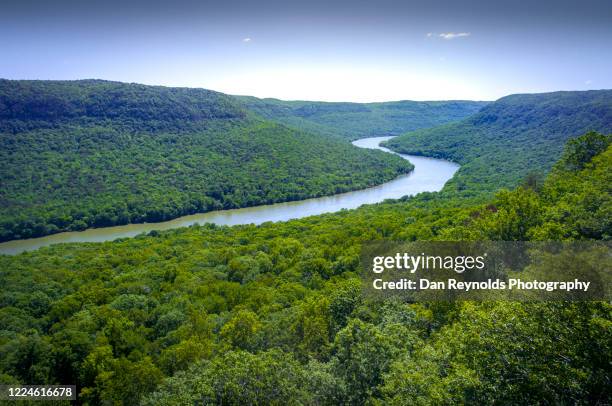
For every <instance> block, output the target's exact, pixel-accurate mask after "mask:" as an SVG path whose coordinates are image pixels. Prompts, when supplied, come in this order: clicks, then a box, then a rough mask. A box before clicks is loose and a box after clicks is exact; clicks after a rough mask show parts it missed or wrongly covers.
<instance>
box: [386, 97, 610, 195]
mask: <svg viewBox="0 0 612 406" xmlns="http://www.w3.org/2000/svg"><path fill="white" fill-rule="evenodd" d="M586 131H600V132H603V133H610V132H612V90H592V91H586V92H554V93H540V94H517V95H511V96H507V97H504V98H501V99H499V100H498V101H496V102H494V103H491V104H489V105H487V106H486V107H484V108H483V109H482V110H481V111H479V112H478V113H476V114H474V115H472V116H470V117H468V118H466V119H465V120H463V121H460V122H457V123H450V124H447V125H443V126H439V127H435V128H431V129H424V130H418V131H414V132H411V133H407V134H404V135H402V136H400V137H396V138H394V139H392V140H390V141H388V142H387V143H386V146H388V147H389V148H391V149H393V150H395V151H398V152H404V153H410V154H416V155H426V156H434V157H440V158H446V159H450V160H452V161H455V162H458V163H460V164H461V165H462V167H461V169H460V170H459V171H458V173H457V174H456V176H455V178H454V179H453V180H451V181H450V182H449V184H448V185H447V186H446V189H445V190H446V191H447V192H451V193H457V192H458V193H459V194H461V195H465V196H471V195H474V194H478V193H481V192H485V193H489V194H490V193H492V192H494V191H496V190H498V189H499V188H500V187H514V186H516V185H517V184H518V182H519V181H520V180H521V179H523V178H524V177H525V176H527V175H529V174H533V175H534V176H541V175H542V174H543V173H545V172H546V171H548V170H549V169H550V168H551V166H552V165H553V164H554V162H555V161H556V160H557V157H558V156H559V154H560V153H561V151H562V149H563V145H564V144H565V142H566V141H567V140H568V139H569V138H570V137H575V136H577V135H579V134H583V133H585V132H586Z"/></svg>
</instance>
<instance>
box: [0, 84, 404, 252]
mask: <svg viewBox="0 0 612 406" xmlns="http://www.w3.org/2000/svg"><path fill="white" fill-rule="evenodd" d="M0 95H1V96H0V123H1V124H0V146H1V148H0V162H1V163H0V183H1V185H2V188H1V190H0V241H2V240H10V239H17V238H28V237H36V236H42V235H46V234H51V233H56V232H60V231H67V230H82V229H84V228H87V227H105V226H112V225H118V224H126V223H139V222H157V221H163V220H169V219H172V218H176V217H179V216H182V215H186V214H193V213H197V212H205V211H210V210H217V209H229V208H237V207H245V206H254V205H261V204H268V203H276V202H282V201H291V200H301V199H305V198H309V197H318V196H323V195H331V194H336V193H340V192H346V191H350V190H356V189H362V188H365V187H369V186H373V185H377V184H380V183H383V182H385V181H388V180H391V179H393V178H394V177H396V176H397V175H398V174H401V173H406V172H408V171H410V170H411V168H412V166H411V165H410V164H409V163H408V162H406V161H405V160H403V159H401V158H399V157H396V156H391V155H390V154H386V153H383V152H381V151H371V150H363V149H359V148H356V147H353V146H352V145H350V144H348V143H346V142H343V141H342V140H338V139H330V138H329V137H325V136H322V135H317V134H309V133H305V132H303V131H299V130H295V129H291V128H288V127H286V126H284V125H280V124H277V123H273V122H269V121H264V120H262V119H260V118H257V117H254V116H253V114H252V113H248V112H247V113H245V111H244V110H243V109H242V108H239V107H237V106H236V103H235V101H234V100H233V99H232V98H231V97H229V96H226V95H222V94H220V93H216V92H210V91H207V90H201V89H173V88H164V87H151V86H143V85H133V84H122V83H116V82H104V81H76V82H47V81H33V82H30V81H26V82H21V81H1V82H0Z"/></svg>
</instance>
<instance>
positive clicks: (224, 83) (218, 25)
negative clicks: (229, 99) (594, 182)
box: [0, 0, 612, 101]
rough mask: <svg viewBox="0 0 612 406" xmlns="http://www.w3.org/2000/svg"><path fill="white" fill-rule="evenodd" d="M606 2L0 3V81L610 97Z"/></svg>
mask: <svg viewBox="0 0 612 406" xmlns="http://www.w3.org/2000/svg"><path fill="white" fill-rule="evenodd" d="M611 72H612V1H611V0H580V1H566V0H544V1H537V0H531V1H495V0H473V1H469V0H462V1H459V0H454V1H425V0H421V1H410V0H405V1H386V0H371V1H333V0H327V1H320V0H302V1H299V2H295V1H290V0H285V1H249V0H217V1H195V0H187V1H185V0H175V1H155V0H148V1H144V0H139V1H131V2H130V1H127V0H122V1H117V0H106V1H103V2H102V1H101V2H97V4H96V2H93V1H87V0H72V1H70V0H59V1H53V0H15V1H12V0H0V77H3V78H9V79H83V78H99V79H109V80H119V81H125V82H139V83H146V84H158V85H168V86H189V87H204V88H209V89H213V90H219V91H222V92H226V93H230V94H248V95H254V96H259V97H277V98H281V99H306V100H334V101H337V100H345V101H383V100H399V99H412V100H439V99H480V100H490V99H496V98H499V97H501V96H504V95H507V94H510V93H524V92H543V91H552V90H582V89H602V88H612V74H611Z"/></svg>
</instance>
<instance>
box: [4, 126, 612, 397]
mask: <svg viewBox="0 0 612 406" xmlns="http://www.w3.org/2000/svg"><path fill="white" fill-rule="evenodd" d="M610 140H611V137H610V136H605V137H604V136H601V135H599V134H595V133H590V134H587V135H585V136H583V137H581V138H579V139H578V140H577V141H575V142H572V143H570V144H569V145H568V148H567V150H566V153H565V154H564V158H563V160H562V161H561V162H560V163H559V164H558V165H557V166H556V167H555V168H554V169H553V171H552V173H551V174H550V175H549V176H548V178H547V180H546V181H545V182H544V184H538V183H534V182H532V181H531V179H527V181H526V182H525V185H524V186H523V187H520V188H518V189H516V190H514V191H503V192H500V193H499V194H498V195H497V196H496V197H495V198H494V199H492V200H491V201H489V202H487V203H486V204H479V205H474V204H473V203H470V202H469V201H468V200H465V199H459V198H457V197H450V196H449V195H443V194H442V195H441V194H436V193H425V194H421V195H419V196H417V197H415V198H410V199H406V200H405V201H397V202H387V203H382V204H378V205H371V206H364V207H362V208H360V209H357V210H352V211H344V212H340V213H335V214H327V215H323V216H316V217H311V218H306V219H300V220H294V221H290V222H286V223H275V224H263V225H261V226H253V225H245V226H238V227H215V226H213V225H206V226H194V227H190V228H184V229H176V230H171V231H165V232H162V233H154V235H148V236H145V235H143V236H140V237H137V238H134V239H126V240H124V241H117V242H107V243H102V244H63V245H57V246H53V247H48V248H43V249H40V250H38V251H35V252H29V253H23V254H20V255H17V256H13V257H9V256H2V257H0V282H1V283H2V285H3V290H2V292H1V293H0V307H1V308H0V381H2V383H9V382H27V383H30V382H39V383H40V382H45V383H66V382H71V383H72V382H73V383H77V384H78V385H79V387H80V388H82V389H81V394H80V395H81V396H80V399H81V401H82V402H85V403H87V404H106V403H123V404H127V405H130V404H134V405H135V404H145V405H159V404H164V405H192V404H193V403H194V401H195V400H203V401H204V402H208V403H214V404H232V405H233V404H260V405H268V404H312V405H315V404H317V405H321V404H330V405H331V404H365V403H367V402H370V403H374V404H377V403H382V404H398V405H402V404H425V405H427V404H431V405H438V404H500V403H501V404H537V403H545V404H584V405H586V404H609V403H610V402H612V392H611V390H610V385H609V381H610V376H611V374H612V370H611V368H610V365H612V359H611V357H612V344H611V342H612V341H611V337H612V306H610V304H608V303H596V302H593V303H560V302H557V303H539V304H537V303H535V304H524V303H509V302H503V303H496V302H489V303H470V302H467V303H455V304H448V303H438V304H435V303H420V304H410V303H403V302H401V301H398V300H388V301H386V302H384V303H382V304H381V303H378V302H370V301H369V300H366V299H365V298H364V297H363V296H362V295H361V294H360V286H361V285H360V281H359V279H358V277H357V275H358V272H359V253H360V248H361V244H362V243H363V242H366V241H370V240H376V239H390V240H406V241H410V240H415V239H417V240H441V241H448V240H456V239H464V240H465V239H474V240H482V239H486V240H551V239H559V240H572V239H593V238H595V239H602V240H609V239H610V237H611V236H612V229H611V225H610V211H609V208H610V207H612V204H611V203H612V193H611V191H610V186H609V185H610V184H612V170H611V167H612V146H610ZM594 208H597V210H594Z"/></svg>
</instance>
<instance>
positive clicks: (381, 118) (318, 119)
mask: <svg viewBox="0 0 612 406" xmlns="http://www.w3.org/2000/svg"><path fill="white" fill-rule="evenodd" d="M237 99H238V100H239V101H240V102H241V103H242V105H243V106H245V107H246V108H247V109H249V110H251V111H254V112H255V113H257V114H258V115H260V116H261V117H265V118H267V119H269V120H273V121H277V122H280V123H283V124H286V125H289V126H291V127H293V128H300V129H303V130H305V131H309V132H313V133H320V134H324V135H328V136H335V137H338V136H339V137H342V138H345V139H349V140H355V139H358V138H365V137H382V136H385V135H399V134H402V133H405V132H406V131H413V130H418V129H420V128H427V127H433V126H436V125H440V124H444V123H448V122H451V121H456V120H461V119H463V118H465V117H467V116H469V115H470V114H473V113H476V112H477V111H478V110H479V109H480V108H482V107H483V106H485V105H487V102H474V101H463V100H454V101H432V102H415V101H408V100H404V101H397V102H384V103H338V102H337V103H334V102H310V101H284V100H278V99H258V98H256V97H249V96H238V97H237Z"/></svg>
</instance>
